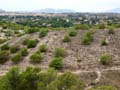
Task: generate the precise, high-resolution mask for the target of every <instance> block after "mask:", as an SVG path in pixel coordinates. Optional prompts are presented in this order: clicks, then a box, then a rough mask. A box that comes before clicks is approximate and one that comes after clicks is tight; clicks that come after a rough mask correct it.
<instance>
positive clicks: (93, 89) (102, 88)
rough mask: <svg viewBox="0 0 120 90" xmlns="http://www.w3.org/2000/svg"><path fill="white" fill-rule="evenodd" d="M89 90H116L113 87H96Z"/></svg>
mask: <svg viewBox="0 0 120 90" xmlns="http://www.w3.org/2000/svg"><path fill="white" fill-rule="evenodd" d="M90 90H117V89H116V88H115V87H113V86H98V87H96V88H92V89H90Z"/></svg>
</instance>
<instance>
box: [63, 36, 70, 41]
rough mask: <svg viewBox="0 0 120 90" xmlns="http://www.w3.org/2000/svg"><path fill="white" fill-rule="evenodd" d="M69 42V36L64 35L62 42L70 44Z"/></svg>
mask: <svg viewBox="0 0 120 90" xmlns="http://www.w3.org/2000/svg"><path fill="white" fill-rule="evenodd" d="M70 41H71V38H70V36H68V35H65V36H64V38H63V42H70Z"/></svg>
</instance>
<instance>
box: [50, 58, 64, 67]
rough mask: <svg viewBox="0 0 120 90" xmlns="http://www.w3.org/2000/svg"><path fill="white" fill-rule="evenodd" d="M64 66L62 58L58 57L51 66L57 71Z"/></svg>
mask: <svg viewBox="0 0 120 90" xmlns="http://www.w3.org/2000/svg"><path fill="white" fill-rule="evenodd" d="M62 65H63V62H62V58H61V57H56V58H55V59H53V60H52V62H51V63H50V65H49V66H50V67H53V68H55V69H61V68H62Z"/></svg>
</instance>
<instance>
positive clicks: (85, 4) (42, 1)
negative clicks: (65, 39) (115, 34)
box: [0, 0, 120, 12]
mask: <svg viewBox="0 0 120 90" xmlns="http://www.w3.org/2000/svg"><path fill="white" fill-rule="evenodd" d="M44 8H54V9H73V10H75V11H81V12H104V11H107V10H111V9H114V8H120V0H0V9H4V10H7V11H28V10H30V11H33V10H40V9H44Z"/></svg>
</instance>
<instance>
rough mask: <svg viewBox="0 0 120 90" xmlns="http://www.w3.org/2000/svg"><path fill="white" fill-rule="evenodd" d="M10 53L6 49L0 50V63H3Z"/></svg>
mask: <svg viewBox="0 0 120 90" xmlns="http://www.w3.org/2000/svg"><path fill="white" fill-rule="evenodd" d="M9 55H10V53H9V52H8V51H0V63H4V62H6V61H7V60H9Z"/></svg>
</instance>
